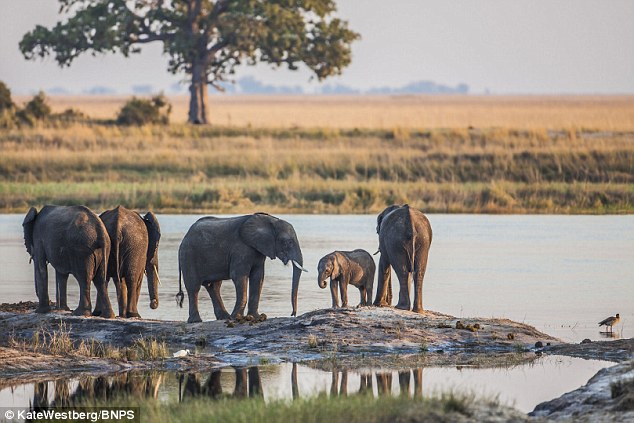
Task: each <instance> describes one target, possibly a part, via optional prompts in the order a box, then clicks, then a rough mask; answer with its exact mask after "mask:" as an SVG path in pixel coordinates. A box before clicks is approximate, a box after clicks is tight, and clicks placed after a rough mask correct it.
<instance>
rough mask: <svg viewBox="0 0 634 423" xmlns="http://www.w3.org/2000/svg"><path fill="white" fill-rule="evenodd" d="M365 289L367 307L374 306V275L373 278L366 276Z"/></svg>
mask: <svg viewBox="0 0 634 423" xmlns="http://www.w3.org/2000/svg"><path fill="white" fill-rule="evenodd" d="M366 279H367V280H366V281H365V284H364V287H365V305H367V306H371V305H372V290H373V289H374V275H373V276H372V277H369V276H366Z"/></svg>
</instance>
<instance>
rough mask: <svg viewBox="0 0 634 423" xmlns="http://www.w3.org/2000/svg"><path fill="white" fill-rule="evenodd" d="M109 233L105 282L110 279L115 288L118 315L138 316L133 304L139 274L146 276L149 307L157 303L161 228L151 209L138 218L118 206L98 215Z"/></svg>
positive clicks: (138, 286) (133, 213)
mask: <svg viewBox="0 0 634 423" xmlns="http://www.w3.org/2000/svg"><path fill="white" fill-rule="evenodd" d="M99 217H100V218H101V220H102V221H103V223H104V225H105V227H106V230H107V231H108V235H109V236H110V257H109V259H108V274H107V281H109V280H110V278H112V280H114V284H115V287H116V289H117V300H118V303H119V316H120V317H141V316H140V315H139V312H138V310H137V303H138V301H139V295H140V293H141V284H142V282H143V273H145V274H146V275H147V283H148V291H149V294H150V308H151V309H153V310H154V309H156V308H157V307H158V305H159V300H158V284H159V283H160V279H159V274H158V245H159V241H160V239H161V227H160V225H159V223H158V220H157V219H156V216H155V215H154V213H152V212H148V213H147V214H146V215H145V216H143V217H141V216H140V215H139V214H138V213H137V212H134V211H131V210H128V209H126V208H125V207H123V206H119V207H117V208H115V209H112V210H106V211H105V212H103V213H101V214H100V215H99Z"/></svg>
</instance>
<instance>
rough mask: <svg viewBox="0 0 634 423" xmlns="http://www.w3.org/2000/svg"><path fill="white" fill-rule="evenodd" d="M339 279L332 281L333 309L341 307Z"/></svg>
mask: <svg viewBox="0 0 634 423" xmlns="http://www.w3.org/2000/svg"><path fill="white" fill-rule="evenodd" d="M338 283H339V281H338V280H337V279H332V278H331V279H330V296H331V297H332V308H337V307H339V292H338V291H337V288H338V287H337V284H338Z"/></svg>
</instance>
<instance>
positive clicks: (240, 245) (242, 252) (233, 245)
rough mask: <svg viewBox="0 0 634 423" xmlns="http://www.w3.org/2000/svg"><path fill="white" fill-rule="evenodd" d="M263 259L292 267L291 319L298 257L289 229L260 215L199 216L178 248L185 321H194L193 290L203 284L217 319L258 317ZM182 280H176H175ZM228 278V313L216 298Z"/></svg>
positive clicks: (196, 315)
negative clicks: (231, 301) (231, 302)
mask: <svg viewBox="0 0 634 423" xmlns="http://www.w3.org/2000/svg"><path fill="white" fill-rule="evenodd" d="M266 257H269V258H271V259H272V260H273V259H275V258H279V259H280V260H282V262H283V263H284V264H285V265H286V264H288V262H289V261H290V262H292V263H293V266H294V267H293V279H292V288H291V303H292V306H293V312H292V314H291V316H295V315H297V291H298V287H299V278H300V275H301V272H302V271H306V269H304V268H303V262H304V259H303V257H302V251H301V249H300V246H299V241H298V240H297V235H296V234H295V229H294V228H293V226H292V225H291V224H290V223H288V222H286V221H284V220H282V219H278V218H277V217H274V216H271V215H269V214H266V213H255V214H251V215H246V216H238V217H230V218H218V217H213V216H208V217H203V218H201V219H199V220H198V221H197V222H195V223H194V224H193V225H192V226H191V227H190V228H189V231H188V232H187V234H186V235H185V237H184V238H183V241H182V242H181V245H180V247H179V249H178V284H179V291H178V294H177V302H178V304H179V306H181V307H182V305H183V298H184V295H183V288H182V280H183V279H184V282H185V288H186V289H187V297H188V299H189V319H188V320H187V322H188V323H194V322H200V321H201V319H200V314H199V313H198V291H199V290H200V287H201V285H202V286H204V287H205V288H206V289H207V291H208V292H209V295H210V297H211V301H212V304H213V307H214V314H215V316H216V318H217V319H219V320H221V319H229V318H234V319H235V318H237V317H238V316H241V315H242V314H243V313H244V309H245V307H246V305H247V282H248V299H249V302H248V306H249V308H248V314H249V315H251V316H253V317H254V318H256V319H258V318H259V314H258V306H259V303H260V295H261V293H262V285H263V282H264V261H265V259H266ZM181 276H182V278H181ZM227 279H231V280H233V283H234V285H235V288H236V304H235V307H234V308H233V311H232V313H231V315H229V313H228V312H227V310H226V309H225V306H224V304H223V302H222V298H221V297H220V285H221V283H222V281H223V280H227Z"/></svg>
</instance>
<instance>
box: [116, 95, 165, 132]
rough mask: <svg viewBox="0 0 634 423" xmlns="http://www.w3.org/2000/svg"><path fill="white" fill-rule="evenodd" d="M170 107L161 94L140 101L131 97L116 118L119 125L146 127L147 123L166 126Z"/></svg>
mask: <svg viewBox="0 0 634 423" xmlns="http://www.w3.org/2000/svg"><path fill="white" fill-rule="evenodd" d="M171 111H172V106H171V105H170V104H169V103H168V102H167V100H166V98H165V96H164V95H163V94H160V95H157V96H154V97H152V98H151V99H149V100H147V99H142V98H136V97H132V99H131V100H129V101H128V102H127V103H126V104H124V105H123V107H122V108H121V110H120V111H119V115H118V116H117V123H118V124H119V125H138V126H141V125H146V124H148V123H154V124H157V123H158V124H167V123H169V115H170V113H171Z"/></svg>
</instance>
